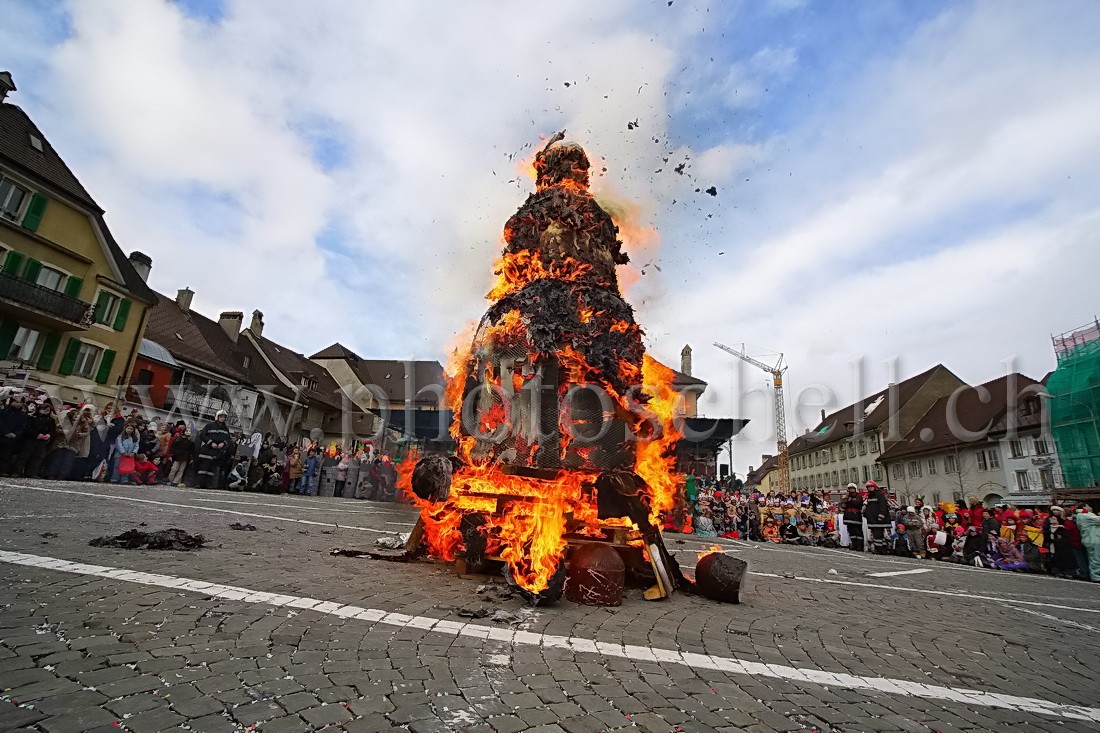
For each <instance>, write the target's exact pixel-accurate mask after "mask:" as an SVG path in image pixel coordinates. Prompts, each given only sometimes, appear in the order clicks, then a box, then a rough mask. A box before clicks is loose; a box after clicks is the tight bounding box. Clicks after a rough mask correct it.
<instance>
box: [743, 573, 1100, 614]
mask: <svg viewBox="0 0 1100 733" xmlns="http://www.w3.org/2000/svg"><path fill="white" fill-rule="evenodd" d="M749 575H759V576H761V577H763V578H780V579H783V580H802V581H805V582H809V583H830V584H832V585H854V586H858V587H860V588H881V589H882V590H892V591H904V592H905V593H925V594H927V595H932V596H949V597H951V598H956V599H959V600H969V601H996V602H997V603H1018V604H1023V605H1026V606H1042V607H1043V608H1058V609H1061V610H1063V611H1081V612H1082V613H1100V608H1081V607H1080V606H1059V605H1058V604H1056V603H1040V602H1039V601H1019V600H1016V599H1015V598H998V597H996V596H979V595H975V594H973V593H965V592H962V591H948V590H930V589H928V588H909V587H903V586H897V585H880V584H878V583H857V582H855V581H852V580H828V579H826V578H804V577H801V576H797V575H792V576H786V575H779V574H778V573H758V572H755V571H749ZM1084 602H1086V603H1092V602H1093V601H1084Z"/></svg>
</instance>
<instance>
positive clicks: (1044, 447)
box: [1035, 437, 1050, 456]
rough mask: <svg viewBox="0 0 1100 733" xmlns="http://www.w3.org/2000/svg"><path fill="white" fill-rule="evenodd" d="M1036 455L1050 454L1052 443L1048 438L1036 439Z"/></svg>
mask: <svg viewBox="0 0 1100 733" xmlns="http://www.w3.org/2000/svg"><path fill="white" fill-rule="evenodd" d="M1035 455H1037V456H1049V455H1050V443H1048V442H1047V439H1046V438H1042V437H1040V438H1036V439H1035Z"/></svg>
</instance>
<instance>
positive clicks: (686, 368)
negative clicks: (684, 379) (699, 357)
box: [680, 344, 691, 377]
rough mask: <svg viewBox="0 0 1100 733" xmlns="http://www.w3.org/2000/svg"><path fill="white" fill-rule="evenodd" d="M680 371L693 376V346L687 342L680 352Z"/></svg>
mask: <svg viewBox="0 0 1100 733" xmlns="http://www.w3.org/2000/svg"><path fill="white" fill-rule="evenodd" d="M680 371H681V372H683V373H684V374H686V375H688V376H689V377H690V376H691V346H688V345H686V344H685V345H684V348H683V350H682V351H681V352H680Z"/></svg>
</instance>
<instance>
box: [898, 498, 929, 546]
mask: <svg viewBox="0 0 1100 733" xmlns="http://www.w3.org/2000/svg"><path fill="white" fill-rule="evenodd" d="M901 521H902V522H903V523H904V524H905V531H906V533H908V535H909V544H910V546H911V547H912V548H913V555H915V556H917V557H924V542H923V537H922V532H921V530H922V528H923V527H924V523H923V522H921V518H920V515H919V514H917V508H916V507H915V506H910V507H906V508H905V514H904V515H902V520H901Z"/></svg>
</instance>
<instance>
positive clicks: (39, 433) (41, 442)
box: [15, 400, 57, 478]
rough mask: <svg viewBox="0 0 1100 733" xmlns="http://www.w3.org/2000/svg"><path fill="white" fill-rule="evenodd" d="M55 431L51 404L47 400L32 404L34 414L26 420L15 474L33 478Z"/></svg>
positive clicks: (40, 466) (55, 424)
mask: <svg viewBox="0 0 1100 733" xmlns="http://www.w3.org/2000/svg"><path fill="white" fill-rule="evenodd" d="M56 433H57V420H55V419H54V416H53V405H51V404H50V403H49V401H48V400H46V401H43V402H38V403H35V404H34V415H33V416H31V417H30V419H29V420H28V421H27V432H26V434H25V435H24V436H23V444H22V445H21V446H20V448H19V459H18V461H17V462H16V464H15V472H16V475H17V476H25V477H26V478H35V477H37V476H38V473H39V471H40V470H41V469H42V461H43V459H44V458H45V457H46V449H47V448H48V447H49V445H50V441H51V440H53V436H54V435H55V434H56Z"/></svg>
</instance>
